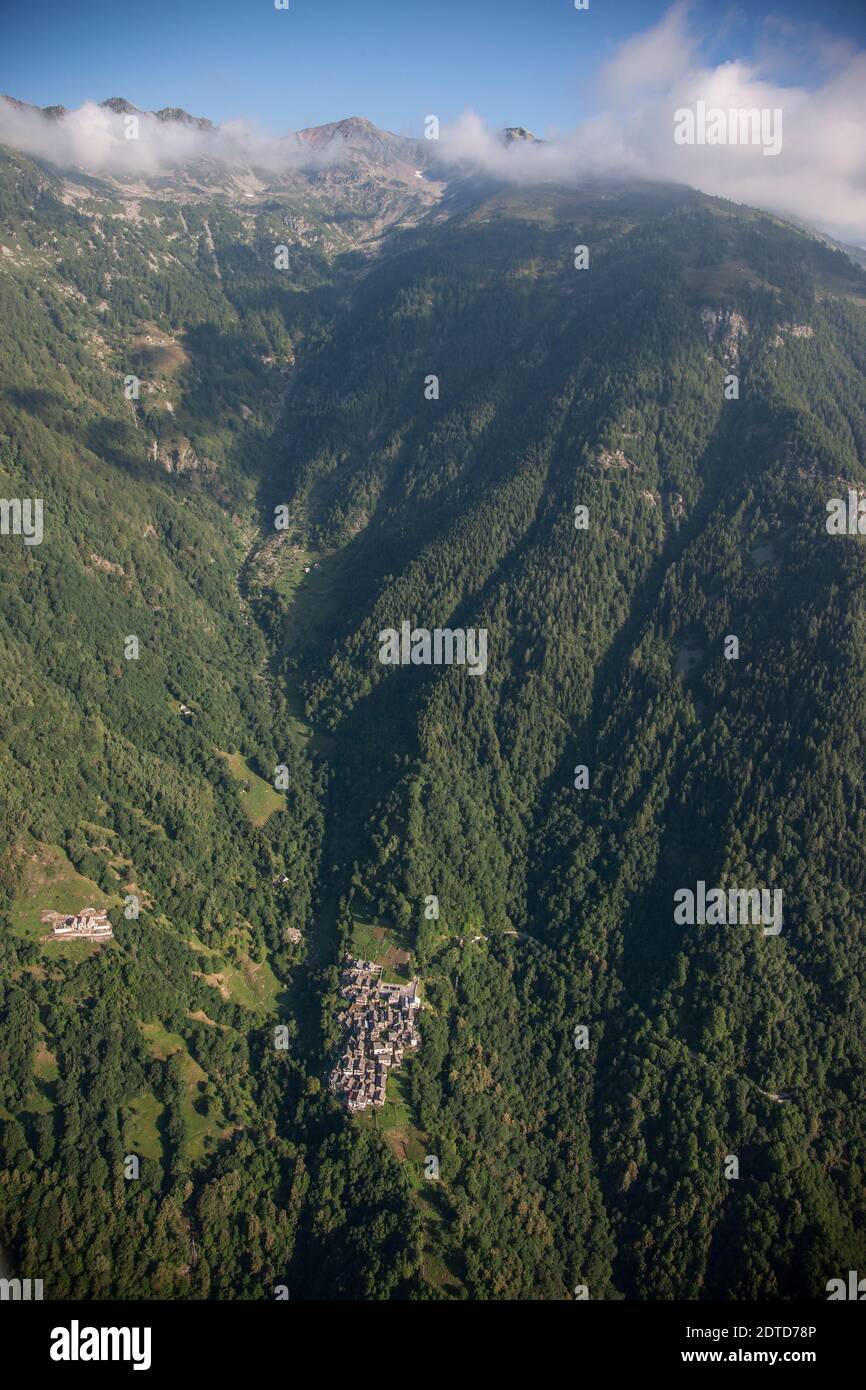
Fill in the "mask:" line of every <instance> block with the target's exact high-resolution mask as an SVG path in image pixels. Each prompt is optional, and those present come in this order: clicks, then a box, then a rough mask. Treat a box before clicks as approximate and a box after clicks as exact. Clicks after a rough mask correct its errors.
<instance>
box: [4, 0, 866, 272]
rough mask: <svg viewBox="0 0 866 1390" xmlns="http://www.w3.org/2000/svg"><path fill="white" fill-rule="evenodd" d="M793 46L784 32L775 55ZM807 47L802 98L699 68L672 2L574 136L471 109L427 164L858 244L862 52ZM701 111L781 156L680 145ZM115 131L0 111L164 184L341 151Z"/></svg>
mask: <svg viewBox="0 0 866 1390" xmlns="http://www.w3.org/2000/svg"><path fill="white" fill-rule="evenodd" d="M790 37H791V36H790V34H785V33H783V32H781V31H780V33H779V35H778V38H779V42H780V44H781V45H782V46H784V44H785V43H787V42H788V41H789V40H790ZM807 41H808V42H809V43H810V44H811V45H812V46H813V47H814V49H815V67H816V70H817V71H819V72H820V75H821V81H820V83H819V84H818V85H815V86H812V87H809V88H806V87H803V86H793V85H782V84H781V83H780V82H779V81H778V79H775V80H774V78H773V76H772V71H771V68H772V62H771V57H772V51H773V50H772V46H770V47H769V49H768V51H769V53H770V60H768V59H766V57H765V60H764V62H763V67H762V66H761V65H759V64H758V62H756V61H754V60H751V61H745V60H742V59H731V60H729V61H726V62H723V63H720V64H717V65H716V66H709V65H707V64H705V63H704V62H702V60H701V56H700V54H701V41H700V38H699V37H698V36H697V35H695V34H694V33H693V32H692V31H691V29H690V24H689V8H688V5H687V4H684V3H677V4H675V5H673V6H672V7H671V8H670V9H669V10H668V11H667V13H666V14H665V15H664V17H663V18H662V19H661V21H660V22H659V23H658V24H656V25H654V26H653V27H652V28H650V29H648V30H646V31H644V32H643V33H640V34H637V35H635V36H633V37H632V38H630V39H628V40H627V41H626V42H625V43H623V44H622V45H621V46H620V47H619V49H618V50H617V51H616V52H615V53H614V54H613V56H612V58H611V59H610V60H609V61H608V63H607V64H606V65H605V66H604V67H603V68H602V69H601V71H600V72H599V75H598V81H597V84H596V88H595V91H594V94H593V98H594V102H593V104H594V107H595V110H594V113H593V114H592V115H591V116H589V117H588V118H587V119H585V120H583V121H581V122H580V123H579V124H578V125H577V126H576V127H575V128H574V129H573V130H570V131H567V132H561V133H557V132H551V133H549V134H548V136H547V138H546V139H545V140H544V141H543V142H536V141H522V140H521V141H515V142H513V143H511V144H506V143H505V142H504V141H503V139H502V137H501V132H499V131H496V130H493V129H491V128H490V127H488V126H486V125H485V124H484V122H483V121H482V120H481V119H480V118H479V117H478V116H477V115H476V114H475V113H474V112H472V111H471V110H469V111H467V112H466V113H465V114H464V115H463V116H461V117H460V119H459V120H457V121H455V122H453V123H452V124H450V125H443V126H442V128H441V131H440V139H439V140H438V142H435V143H434V142H431V150H430V155H431V160H433V159H434V157H435V162H436V163H437V164H438V165H440V166H444V167H445V168H446V169H447V168H451V169H452V170H453V171H454V172H464V173H468V172H471V171H474V170H481V171H484V172H485V173H487V174H489V175H492V176H495V177H497V178H501V179H503V180H505V181H508V182H514V183H519V184H523V183H530V184H531V183H537V182H541V181H549V180H553V181H557V182H565V183H572V182H577V181H579V180H580V179H582V178H586V177H598V176H605V175H610V176H614V177H617V178H623V177H625V178H629V177H631V178H648V179H664V180H671V181H674V182H679V183H686V184H691V185H693V186H694V187H696V188H699V189H701V190H703V191H704V192H706V193H712V194H719V195H722V196H724V197H729V198H732V199H734V200H736V201H738V202H743V203H749V204H752V205H755V206H757V207H762V208H766V209H768V210H771V211H776V212H780V213H782V214H788V215H793V216H795V217H799V218H802V219H803V220H804V221H806V222H810V223H812V224H814V225H816V226H819V227H821V228H822V229H823V230H825V231H827V232H829V233H830V234H831V235H834V236H836V237H839V238H841V239H842V240H846V241H851V242H856V243H858V244H860V245H866V121H864V119H863V109H864V96H863V94H864V91H866V52H863V51H859V50H857V49H856V48H854V47H853V46H852V45H850V44H847V43H839V42H835V41H832V40H829V39H827V38H826V36H824V37H823V39H822V37H821V34H820V31H819V30H817V29H815V30H814V31H813V32H812V33H811V34H810V35H808V36H804V35H801V36H800V37H799V42H800V43H801V44H805V43H806V42H807ZM516 100H517V101H518V102H519V94H518V97H517V98H516ZM699 103H703V105H704V107H705V108H706V110H707V111H709V112H712V111H713V110H718V111H719V112H723V113H729V112H732V111H734V112H750V111H757V112H765V113H767V120H768V121H769V119H770V118H772V120H773V121H774V122H776V121H777V122H778V134H779V136H780V148H779V149H778V152H777V153H775V154H773V155H772V157H768V155H767V154H766V153H765V149H764V147H763V146H762V145H761V144H760V143H751V144H750V143H725V144H711V143H703V144H697V143H696V144H678V143H676V141H675V139H674V131H675V125H676V122H675V113H676V112H678V111H682V110H689V111H697V110H698V106H699ZM335 114H339V113H335ZM425 114H426V113H425ZM515 116H516V117H519V111H518V112H515ZM422 120H423V116H422V117H420V118H419V126H420V124H421V121H422ZM125 132H126V126H125V124H124V116H123V115H122V114H120V113H117V112H115V111H112V110H110V109H108V108H106V107H104V106H100V105H98V104H97V103H96V102H86V103H85V104H84V105H82V106H81V107H79V108H78V109H77V110H74V111H70V112H68V113H67V114H66V115H65V116H63V117H62V118H60V119H53V120H52V119H48V118H46V117H45V116H43V115H41V114H40V113H39V112H37V111H35V110H33V109H27V108H22V107H20V106H15V105H12V104H9V103H6V102H0V142H3V143H5V144H8V145H11V146H13V147H14V148H17V149H20V150H23V151H25V152H26V153H28V154H31V155H34V156H36V157H38V158H42V159H46V160H50V161H51V162H52V163H54V164H56V165H59V166H61V167H65V166H77V167H81V168H83V169H85V170H87V171H88V172H92V173H102V174H110V175H114V176H116V177H154V176H158V175H163V174H170V173H171V172H172V171H173V170H175V169H177V168H179V167H182V166H185V165H189V164H190V163H192V162H195V161H196V160H200V159H203V158H204V159H209V160H213V161H216V162H218V163H221V164H226V165H228V166H230V167H234V168H237V167H244V168H249V167H251V166H253V167H255V168H257V169H259V170H262V171H264V172H266V173H272V174H274V175H276V174H279V173H288V172H291V171H292V170H293V169H299V168H302V167H303V168H310V167H311V166H314V165H321V164H322V163H327V162H329V161H330V160H332V159H334V158H336V157H338V155H339V153H340V152H341V148H342V147H341V142H339V141H335V142H333V144H332V145H330V146H328V145H326V146H320V145H316V146H315V148H312V147H311V146H310V145H309V144H308V143H307V142H306V141H305V140H302V139H299V138H298V136H297V135H296V134H294V133H289V134H287V135H282V136H276V135H272V134H269V133H267V132H265V131H263V130H261V129H260V128H259V127H257V126H255V125H253V124H250V123H247V122H244V121H233V122H228V123H226V124H224V125H222V126H220V127H218V128H217V129H215V130H202V129H200V128H197V127H196V126H195V125H194V124H186V123H184V122H183V121H173V120H160V119H158V118H157V117H156V116H152V115H147V114H142V115H141V117H140V128H139V138H138V139H128V138H126V133H125Z"/></svg>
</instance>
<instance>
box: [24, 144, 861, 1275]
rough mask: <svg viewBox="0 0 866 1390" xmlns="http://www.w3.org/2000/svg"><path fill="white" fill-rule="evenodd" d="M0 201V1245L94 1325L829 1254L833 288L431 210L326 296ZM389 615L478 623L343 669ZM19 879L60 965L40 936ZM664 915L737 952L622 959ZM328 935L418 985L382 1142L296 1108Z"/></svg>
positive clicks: (855, 1112) (67, 202) (850, 628)
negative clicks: (192, 1311)
mask: <svg viewBox="0 0 866 1390" xmlns="http://www.w3.org/2000/svg"><path fill="white" fill-rule="evenodd" d="M2 173H3V179H2V183H0V189H2V202H0V215H2V231H3V235H2V237H0V241H2V242H3V244H4V245H5V246H6V247H7V254H5V255H4V258H3V260H2V262H0V272H2V273H0V297H2V305H0V308H2V310H3V312H2V315H0V318H2V322H3V324H4V328H3V330H2V332H3V335H4V338H3V348H4V352H3V360H4V366H3V377H2V381H0V388H2V389H0V468H2V490H3V492H4V494H5V495H7V496H42V497H44V499H45V508H46V512H45V515H46V526H45V539H44V542H43V544H42V545H39V546H32V547H25V546H23V545H22V544H21V542H20V538H15V537H3V538H2V545H3V571H2V586H3V604H2V612H3V625H4V626H3V636H2V641H3V670H4V702H3V713H2V731H0V744H2V752H0V757H2V759H3V762H2V764H0V766H2V776H3V782H4V793H5V797H4V801H5V810H4V815H5V825H4V830H5V833H4V844H5V845H6V847H7V848H6V852H5V858H4V863H3V888H4V894H5V897H4V909H5V915H4V919H3V931H2V938H0V940H2V947H0V949H2V951H3V961H4V968H3V974H2V984H0V1055H2V1060H3V1063H4V1065H3V1068H2V1075H3V1077H4V1078H5V1080H4V1081H3V1086H4V1092H3V1094H2V1096H0V1104H2V1109H0V1139H2V1144H3V1152H4V1174H3V1177H2V1179H0V1184H2V1185H0V1242H2V1244H4V1246H6V1248H7V1249H8V1250H9V1252H10V1254H11V1255H12V1257H13V1259H14V1260H15V1261H16V1262H17V1263H18V1264H19V1265H20V1266H21V1268H22V1270H24V1272H27V1273H33V1274H34V1275H37V1273H38V1269H41V1268H42V1267H43V1265H44V1263H45V1262H46V1261H49V1262H50V1265H51V1268H52V1269H53V1270H55V1271H56V1274H55V1276H54V1288H55V1290H56V1295H57V1296H63V1295H64V1294H69V1293H76V1294H80V1295H83V1296H102V1297H106V1296H131V1295H136V1296H140V1295H141V1294H145V1295H147V1294H152V1295H155V1296H159V1295H168V1296H189V1295H191V1296H209V1295H210V1296H221V1297H232V1296H243V1297H272V1296H273V1289H274V1287H275V1286H276V1285H278V1284H286V1285H287V1286H289V1287H290V1288H291V1291H292V1297H305V1296H307V1297H309V1296H326V1297H328V1296H330V1297H334V1296H336V1297H344V1296H352V1297H380V1298H381V1297H392V1296H415V1297H464V1296H468V1297H476V1298H515V1297H520V1298H563V1297H569V1296H573V1292H574V1290H575V1288H576V1287H577V1286H579V1285H586V1286H587V1287H588V1289H589V1293H590V1296H591V1297H593V1298H617V1297H642V1298H671V1297H747V1296H760V1297H768V1298H774V1297H790V1296H795V1295H796V1296H807V1297H821V1296H823V1291H824V1287H825V1284H826V1281H827V1279H829V1278H831V1277H835V1276H836V1275H838V1274H840V1273H841V1272H843V1271H845V1270H847V1269H848V1268H857V1267H858V1262H859V1265H860V1266H861V1267H862V1263H863V1261H864V1259H866V1250H864V1248H863V1247H864V1234H863V1232H864V1210H863V1201H864V1199H863V1190H864V1166H863V1165H864V1155H863V1150H862V1140H861V1139H860V1137H859V1136H860V1135H861V1133H862V1129H863V1124H862V1120H863V1113H862V1111H863V1082H862V1076H863V1060H864V1059H863V1055H862V1054H863V992H862V991H863V979H864V958H863V957H864V941H863V897H862V894H863V887H862V869H861V864H860V861H861V858H862V852H861V851H862V843H863V826H862V817H863V779H862V766H863V748H862V732H861V727H860V726H861V722H862V721H861V719H860V711H861V709H862V705H863V688H864V669H863V659H862V633H863V627H864V613H863V597H862V595H863V577H864V576H863V565H864V558H863V557H864V552H863V547H862V541H861V540H860V539H859V538H858V537H853V536H852V537H849V536H832V535H829V534H828V533H827V531H826V527H825V520H826V502H827V500H828V498H830V497H834V496H842V497H844V496H846V494H847V490H848V488H849V486H850V487H854V488H856V487H857V486H858V484H860V485H862V484H863V483H864V482H866V476H864V445H866V387H864V372H863V369H864V364H866V275H864V274H863V272H862V271H861V270H859V269H858V268H857V267H855V266H854V265H853V263H852V262H850V261H849V260H848V259H847V258H846V257H845V256H844V255H842V254H841V253H840V252H837V251H832V250H830V249H828V248H827V247H826V246H824V245H823V244H822V243H820V242H818V241H816V240H814V239H812V238H810V237H808V236H806V235H805V234H803V233H801V232H799V231H796V230H794V229H792V228H791V227H789V226H787V225H785V224H784V223H781V222H778V221H776V220H775V219H772V218H769V217H765V216H763V215H761V214H758V213H754V212H751V211H750V210H748V209H742V208H738V207H735V206H734V205H732V204H729V203H725V202H722V201H719V200H712V199H708V198H704V197H702V196H701V195H699V194H696V193H692V192H690V191H688V190H677V189H671V188H663V187H655V186H644V187H639V188H634V189H628V188H621V189H617V188H612V187H607V188H604V187H599V188H596V189H587V190H585V191H584V192H583V193H580V194H577V193H574V192H572V191H569V190H566V189H564V188H544V189H539V190H536V191H535V192H533V193H526V192H521V191H517V190H498V191H496V190H494V191H491V190H489V189H487V190H481V189H475V190H473V189H472V188H471V186H470V187H467V188H464V189H462V190H459V191H458V190H455V194H454V199H453V205H452V206H451V207H448V205H447V204H446V205H443V207H440V208H439V209H438V210H436V211H433V212H430V213H429V214H425V215H423V216H422V215H420V214H419V218H418V220H417V222H416V223H415V225H413V226H410V227H406V228H404V229H403V230H399V229H398V230H395V231H394V232H392V233H391V234H390V236H389V237H388V239H387V240H386V241H385V242H384V244H383V245H382V246H381V247H379V248H377V251H376V254H375V255H370V256H368V257H366V258H361V257H359V256H357V255H344V256H341V257H338V258H336V259H330V260H329V259H326V257H325V256H324V254H323V253H322V250H321V248H319V247H317V245H316V244H315V243H314V242H313V241H311V239H310V238H304V237H303V236H301V235H300V234H293V233H292V231H291V226H290V214H291V208H290V205H289V203H288V202H285V203H282V204H281V203H280V202H279V201H278V200H277V201H275V202H273V203H269V204H268V205H266V206H264V207H257V208H256V209H255V210H249V209H242V210H238V209H237V208H235V207H234V206H233V205H232V204H231V202H230V201H227V200H225V199H221V198H218V197H216V196H215V197H214V198H212V199H211V200H209V201H207V200H202V199H194V200H187V199H185V198H184V197H181V196H180V195H177V194H176V193H175V194H173V195H172V197H171V198H170V199H168V198H167V199H166V200H164V201H163V200H157V199H156V198H154V197H149V198H144V197H141V198H138V199H136V200H135V208H134V209H132V208H131V207H130V206H129V203H130V200H129V199H122V198H120V197H119V195H118V194H117V192H116V190H111V189H108V188H105V187H94V188H93V189H92V190H90V193H92V198H91V197H90V193H88V196H86V197H85V196H84V195H83V193H82V191H81V188H80V186H78V185H77V186H76V188H75V190H74V195H75V196H72V193H71V192H70V188H69V186H68V184H66V183H63V182H61V181H60V180H59V179H58V177H57V176H56V174H52V173H51V172H50V171H45V170H41V169H38V168H37V167H36V166H35V165H33V164H31V163H30V162H29V161H26V160H24V159H22V158H21V157H19V156H9V157H8V158H7V159H6V162H5V165H4V168H3V170H2ZM205 223H206V224H207V225H206V228H205ZM284 239H288V241H289V242H290V244H291V253H292V254H291V258H290V259H291V269H290V270H289V271H288V272H287V273H281V272H279V271H277V270H275V268H274V257H273V248H274V244H275V242H276V241H277V240H280V241H282V240H284ZM577 246H586V247H587V248H588V251H589V265H588V268H587V269H576V268H575V265H574V257H575V248H576V247H577ZM130 374H134V375H136V376H138V377H139V378H140V381H141V384H142V389H141V394H140V398H139V400H138V402H135V401H130V400H128V399H127V398H126V397H125V395H124V382H125V381H126V380H127V379H128V377H129V375H130ZM731 374H734V375H735V376H736V378H737V383H738V396H737V397H736V398H726V390H725V383H726V377H728V378H729V377H730V375H731ZM431 377H436V378H437V382H438V390H437V389H434V388H432V387H431V385H430V378H431ZM727 395H728V396H730V395H731V389H730V384H729V389H728V392H727ZM583 507H585V508H586V509H587V514H586V526H585V527H582V526H576V524H575V521H576V519H577V518H578V517H579V516H580V513H576V509H578V508H583ZM275 509H282V510H283V513H284V516H287V517H288V524H287V525H286V526H285V527H282V526H281V527H280V528H279V529H275V526H274V518H275V515H276V513H275ZM305 569H308V570H309V573H306V574H305V573H304V570H305ZM404 620H406V621H410V622H411V623H412V624H413V626H418V627H426V628H430V629H432V628H435V627H437V626H442V627H445V626H449V627H452V628H454V627H467V628H468V627H482V628H486V629H487V632H488V641H489V664H488V667H487V670H486V673H485V674H484V675H483V676H479V677H474V676H472V675H470V674H469V673H468V672H467V670H466V668H465V667H464V668H461V667H456V666H455V667H442V668H436V667H432V668H431V667H427V666H407V667H399V668H396V669H393V668H390V667H388V666H384V665H382V664H381V663H380V661H379V659H378V653H379V645H380V643H379V633H380V631H381V630H382V629H385V628H389V627H394V628H399V627H400V624H401V622H402V621H404ZM130 634H134V635H137V636H138V638H139V642H140V655H139V657H138V658H137V659H133V660H127V659H126V658H125V656H124V643H125V640H126V638H127V637H128V636H129V635H130ZM730 635H735V636H736V637H737V638H738V640H739V657H738V659H735V660H728V659H726V658H725V654H724V651H725V639H726V638H727V637H729V636H730ZM181 706H184V707H185V708H186V709H188V710H189V711H190V713H189V714H184V713H183V712H182V709H181ZM279 765H285V766H286V767H287V768H288V774H289V776H288V781H289V787H288V790H287V791H284V792H281V793H280V794H279V800H277V796H276V795H274V802H273V805H272V803H271V802H270V801H268V800H266V796H267V794H268V789H267V788H266V787H263V786H261V785H260V783H259V780H258V779H259V778H260V779H261V781H262V783H269V782H271V781H272V779H273V776H274V770H275V768H276V767H277V766H279ZM577 765H585V766H586V768H587V772H588V786H587V787H586V788H585V789H577V788H576V787H575V785H574V782H575V774H574V769H575V767H576V766H577ZM253 797H257V798H258V801H257V802H256V805H261V806H262V807H263V810H262V812H261V814H254V809H253V802H252V798H253ZM64 874H65V875H66V879H65V881H66V883H67V885H68V888H69V889H72V888H74V889H75V891H78V892H87V891H91V889H88V888H87V885H91V886H92V891H93V892H96V891H99V892H101V894H102V895H103V897H104V898H105V900H106V902H107V903H109V904H110V905H111V907H112V919H113V921H114V922H115V937H116V940H115V941H114V942H113V943H111V944H107V945H105V946H101V947H99V948H93V949H92V950H91V949H83V950H82V949H81V947H83V946H85V945H86V943H76V944H75V945H74V946H71V947H66V948H64V947H60V946H58V945H57V944H56V943H51V942H48V943H45V942H42V941H40V939H39V938H40V934H41V933H40V929H39V928H38V926H37V923H36V918H37V917H38V913H37V914H36V916H34V912H35V908H36V907H38V906H40V905H43V899H42V898H41V897H40V896H39V894H40V893H43V895H44V894H45V893H46V892H47V891H48V890H49V889H50V888H51V885H52V883H54V882H55V880H57V879H58V877H59V879H60V881H61V882H63V875H64ZM52 875H53V876H54V877H53V878H52ZM283 878H285V879H286V882H281V881H280V880H281V879H283ZM82 880H83V881H84V885H85V886H84V887H82ZM698 880H704V881H705V882H706V883H707V884H708V885H709V884H713V885H715V884H719V885H723V886H728V885H741V886H749V887H751V886H753V885H757V886H767V887H774V886H775V887H777V888H782V889H783V891H784V904H785V906H784V925H783V929H782V931H781V933H779V934H778V935H776V936H771V935H764V934H763V933H762V931H761V928H760V927H757V926H748V927H746V926H725V927H713V926H706V925H695V926H685V927H683V926H678V925H675V923H674V917H673V906H674V897H673V895H674V892H675V891H676V890H677V889H679V888H682V887H692V888H693V887H694V885H695V883H696V882H697V881H698ZM130 891H136V892H137V893H138V894H139V895H140V897H141V900H142V910H141V914H140V916H139V917H138V918H137V919H132V920H130V919H127V918H125V917H124V913H123V902H124V896H125V894H126V893H128V892H130ZM431 895H434V896H435V897H436V899H437V900H438V904H439V916H438V918H437V917H435V916H430V915H429V914H428V915H425V903H427V902H429V899H430V897H431ZM44 905H51V904H49V903H48V901H47V898H46V899H45V904H44ZM359 921H360V922H374V923H377V924H379V928H377V929H381V930H383V931H384V933H386V934H387V935H388V939H391V938H393V940H394V941H396V942H399V943H400V944H401V945H403V946H405V947H406V948H407V950H408V951H409V952H410V954H411V958H412V961H413V964H414V965H415V966H417V968H418V970H419V973H420V975H421V979H422V983H423V994H424V1000H425V1007H424V1008H423V1010H422V1014H421V1024H420V1027H421V1033H422V1046H421V1048H420V1050H419V1055H418V1056H417V1057H415V1058H413V1059H412V1062H411V1065H410V1066H409V1067H407V1069H406V1082H405V1095H404V1098H403V1108H402V1110H401V1114H402V1115H403V1122H402V1127H401V1129H400V1130H399V1136H400V1137H399V1142H398V1137H395V1136H397V1130H396V1129H395V1128H392V1129H391V1130H389V1129H388V1127H387V1125H386V1124H385V1123H384V1121H383V1124H382V1125H378V1124H369V1123H366V1121H367V1120H368V1119H369V1118H370V1117H369V1116H365V1117H362V1118H361V1119H356V1120H352V1119H349V1118H348V1117H347V1116H346V1114H345V1112H344V1111H343V1110H342V1109H341V1108H340V1107H339V1106H338V1105H337V1102H336V1101H335V1100H334V1098H333V1097H331V1096H330V1095H328V1093H327V1092H326V1091H325V1089H324V1079H325V1077H326V1074H327V1070H328V1061H329V1057H330V1054H331V1050H332V1048H333V1046H334V1044H335V1042H336V1037H337V1034H336V1025H335V1023H334V1014H335V1006H336V1000H337V972H338V965H339V960H340V957H341V954H342V953H343V951H344V950H345V949H346V948H347V947H349V946H350V945H351V943H352V941H353V940H354V939H355V937H354V933H355V932H356V931H357V923H358V922H359ZM288 926H291V927H295V928H297V929H299V930H300V932H301V935H302V940H301V942H300V943H296V942H292V941H290V940H289V939H288V937H287V935H286V928H287V927H288ZM278 1023H286V1024H287V1025H288V1028H289V1037H290V1042H289V1047H288V1050H287V1051H281V1050H278V1049H275V1048H274V1045H273V1028H274V1025H275V1024H278ZM580 1026H584V1027H585V1028H587V1029H588V1046H586V1047H585V1048H584V1047H578V1046H576V1029H579V1028H580ZM404 1139H405V1141H406V1142H404ZM131 1151H132V1152H136V1153H140V1154H142V1155H143V1162H142V1177H141V1179H140V1180H138V1181H137V1182H129V1181H128V1180H126V1179H125V1178H124V1175H123V1158H124V1155H125V1154H127V1153H129V1152H131ZM427 1154H432V1155H436V1156H437V1157H438V1158H439V1160H440V1164H441V1178H440V1180H439V1182H438V1184H433V1183H425V1181H424V1179H423V1177H422V1176H421V1175H422V1170H423V1166H424V1164H423V1159H424V1156H425V1155H427ZM395 1155H396V1156H395ZM729 1156H735V1157H736V1158H737V1159H738V1161H739V1176H738V1177H737V1178H735V1179H733V1178H730V1177H727V1178H726V1176H725V1171H726V1166H727V1165H728V1159H729ZM37 1267H38V1269H37Z"/></svg>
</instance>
